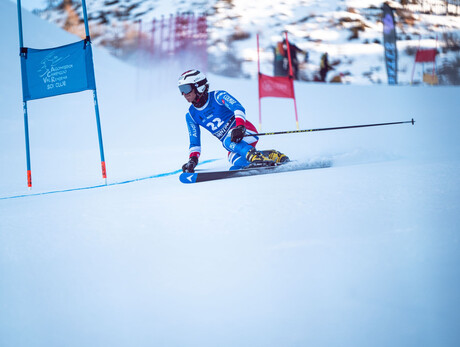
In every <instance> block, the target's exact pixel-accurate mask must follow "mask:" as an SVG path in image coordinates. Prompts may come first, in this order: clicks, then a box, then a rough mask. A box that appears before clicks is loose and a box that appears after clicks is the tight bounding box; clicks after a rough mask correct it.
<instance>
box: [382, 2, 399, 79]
mask: <svg viewBox="0 0 460 347" xmlns="http://www.w3.org/2000/svg"><path fill="white" fill-rule="evenodd" d="M382 21H383V44H384V47H385V64H386V67H387V76H388V84H390V85H392V84H398V50H397V47H396V26H395V17H394V14H393V9H392V8H391V7H390V6H389V5H388V4H387V3H385V4H383V20H382Z"/></svg>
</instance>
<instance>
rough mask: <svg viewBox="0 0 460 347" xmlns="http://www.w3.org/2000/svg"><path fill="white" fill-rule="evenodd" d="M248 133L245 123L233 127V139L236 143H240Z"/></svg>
mask: <svg viewBox="0 0 460 347" xmlns="http://www.w3.org/2000/svg"><path fill="white" fill-rule="evenodd" d="M245 133H246V128H245V127H244V125H238V126H237V127H235V128H233V129H232V134H231V138H230V139H231V140H232V142H235V143H240V142H241V140H242V139H243V137H244V134H245Z"/></svg>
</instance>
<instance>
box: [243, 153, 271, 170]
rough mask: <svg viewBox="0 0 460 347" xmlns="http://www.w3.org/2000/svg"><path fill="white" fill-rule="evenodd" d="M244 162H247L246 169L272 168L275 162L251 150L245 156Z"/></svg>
mask: <svg viewBox="0 0 460 347" xmlns="http://www.w3.org/2000/svg"><path fill="white" fill-rule="evenodd" d="M246 160H247V161H248V162H249V165H248V166H247V167H248V168H251V167H261V166H274V165H275V161H274V160H271V159H269V158H267V157H265V156H264V155H263V154H262V153H260V152H258V151H256V149H255V148H252V149H250V150H249V151H248V153H247V154H246Z"/></svg>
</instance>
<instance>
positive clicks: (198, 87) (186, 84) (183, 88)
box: [177, 70, 209, 108]
mask: <svg viewBox="0 0 460 347" xmlns="http://www.w3.org/2000/svg"><path fill="white" fill-rule="evenodd" d="M177 84H178V86H179V91H180V93H181V94H188V93H190V92H191V91H192V90H195V93H196V97H195V100H193V101H192V104H193V106H195V107H197V108H200V107H202V106H203V105H204V104H206V101H207V100H208V90H209V83H208V79H207V78H206V76H205V75H204V73H202V72H200V71H198V70H189V71H186V72H184V73H183V74H182V75H180V77H179V82H178V83H177Z"/></svg>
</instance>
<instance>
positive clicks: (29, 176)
mask: <svg viewBox="0 0 460 347" xmlns="http://www.w3.org/2000/svg"><path fill="white" fill-rule="evenodd" d="M17 5H18V27H19V56H22V55H23V54H26V53H25V52H23V48H24V41H23V37H22V8H21V0H17ZM21 73H22V69H21ZM22 110H23V113H24V132H25V138H26V160H27V187H28V188H29V189H32V171H31V168H30V146H29V120H28V115H27V101H25V100H24V96H23V101H22Z"/></svg>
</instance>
